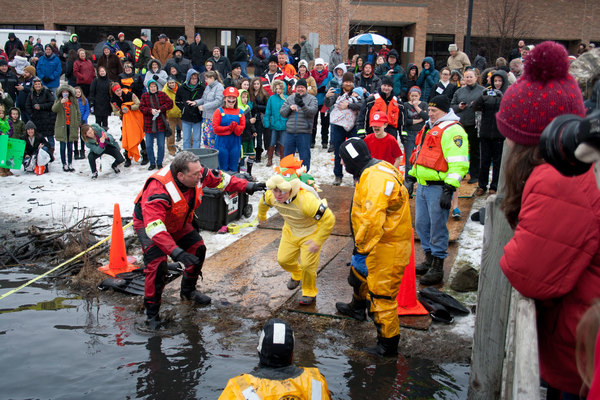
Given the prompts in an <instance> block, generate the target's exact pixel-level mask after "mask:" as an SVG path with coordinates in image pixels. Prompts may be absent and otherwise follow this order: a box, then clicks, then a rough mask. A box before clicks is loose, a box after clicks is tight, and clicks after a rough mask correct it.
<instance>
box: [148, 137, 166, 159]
mask: <svg viewBox="0 0 600 400" xmlns="http://www.w3.org/2000/svg"><path fill="white" fill-rule="evenodd" d="M155 140H156V144H157V145H158V153H157V154H156V158H155V156H154V141H155ZM146 151H147V152H148V159H149V160H150V165H157V164H158V165H162V162H163V158H164V156H165V133H164V132H153V133H150V132H146Z"/></svg>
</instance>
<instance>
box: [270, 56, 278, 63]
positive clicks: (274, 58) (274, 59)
mask: <svg viewBox="0 0 600 400" xmlns="http://www.w3.org/2000/svg"><path fill="white" fill-rule="evenodd" d="M272 62H274V63H276V64H279V60H278V59H277V56H276V55H274V54H273V55H271V56H269V64H271V63H272Z"/></svg>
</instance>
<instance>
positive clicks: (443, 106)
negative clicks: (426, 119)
mask: <svg viewBox="0 0 600 400" xmlns="http://www.w3.org/2000/svg"><path fill="white" fill-rule="evenodd" d="M429 107H435V108H439V109H440V110H442V111H443V112H445V113H447V112H450V99H449V98H448V96H445V95H443V94H438V95H437V96H435V97H434V98H433V99H431V100H429Z"/></svg>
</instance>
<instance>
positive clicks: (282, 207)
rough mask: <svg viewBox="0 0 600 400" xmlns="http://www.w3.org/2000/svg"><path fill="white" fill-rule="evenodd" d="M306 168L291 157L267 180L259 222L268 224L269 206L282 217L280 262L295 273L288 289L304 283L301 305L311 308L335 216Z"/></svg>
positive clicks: (259, 204)
mask: <svg viewBox="0 0 600 400" xmlns="http://www.w3.org/2000/svg"><path fill="white" fill-rule="evenodd" d="M304 169H305V167H303V166H302V160H297V159H295V158H294V156H293V155H292V154H290V155H288V156H286V157H284V158H283V159H282V160H281V162H280V164H279V167H277V168H276V169H275V170H276V171H277V172H278V173H277V174H276V175H273V176H272V177H271V178H269V180H267V189H268V190H267V191H266V192H265V194H264V195H263V196H262V198H261V200H260V201H259V203H258V222H259V223H260V224H264V223H266V221H267V210H268V209H269V208H270V207H275V208H276V209H277V211H279V214H281V216H282V217H283V220H284V221H285V223H284V224H283V230H282V235H281V241H280V243H279V250H278V251H277V262H278V263H279V265H281V267H282V268H283V269H284V270H286V271H288V272H290V273H291V274H292V276H291V278H290V280H289V282H288V283H287V288H288V289H290V290H294V289H295V288H297V287H298V285H300V281H302V297H301V298H300V305H310V304H312V303H313V302H314V301H315V297H316V296H317V293H318V289H317V285H316V284H317V268H318V266H319V257H320V255H321V246H322V245H323V243H324V242H325V240H327V238H328V237H329V235H330V234H331V231H332V230H333V225H334V224H335V217H334V215H333V212H332V211H331V210H330V209H329V208H328V207H327V202H326V201H325V200H321V199H320V198H319V196H318V194H317V192H316V190H315V188H314V187H313V186H311V184H314V181H313V180H312V177H311V176H310V175H308V174H306V173H305V172H304ZM303 180H304V181H303Z"/></svg>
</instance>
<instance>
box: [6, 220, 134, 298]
mask: <svg viewBox="0 0 600 400" xmlns="http://www.w3.org/2000/svg"><path fill="white" fill-rule="evenodd" d="M132 225H133V221H131V222H130V223H128V224H127V225H125V226H124V227H123V230H125V229H127V228H129V227H130V226H132ZM111 237H112V235H109V236H107V237H106V238H104V239H102V240H101V241H99V242H98V243H96V244H95V245H93V246H92V247H90V248H89V249H87V250H84V251H82V252H81V253H79V254H76V255H74V256H73V257H71V258H69V259H68V260H67V261H65V262H63V263H62V264H60V265H58V266H56V267H54V268H52V269H51V270H50V271H46V272H44V273H43V274H41V275H40V276H36V277H35V278H33V279H32V280H30V281H29V282H26V283H24V284H22V285H21V286H19V287H18V288H15V289H13V290H10V291H8V292H6V293H4V294H3V295H2V296H0V300H2V299H3V298H5V297H8V296H10V295H11V294H13V293H15V292H18V291H19V290H21V289H23V288H24V287H26V286H29V285H31V284H32V283H33V282H35V281H37V280H39V279H42V278H43V277H45V276H47V275H49V274H51V273H53V272H54V271H56V270H57V269H60V268H62V267H64V266H65V265H67V264H70V263H71V262H73V261H75V260H77V259H78V258H79V257H81V256H82V255H84V254H85V253H87V252H89V251H91V250H94V249H95V248H96V247H98V246H100V245H102V244H104V243H106V242H107V241H108V240H110V238H111Z"/></svg>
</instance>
